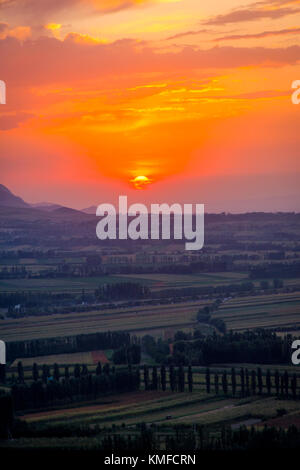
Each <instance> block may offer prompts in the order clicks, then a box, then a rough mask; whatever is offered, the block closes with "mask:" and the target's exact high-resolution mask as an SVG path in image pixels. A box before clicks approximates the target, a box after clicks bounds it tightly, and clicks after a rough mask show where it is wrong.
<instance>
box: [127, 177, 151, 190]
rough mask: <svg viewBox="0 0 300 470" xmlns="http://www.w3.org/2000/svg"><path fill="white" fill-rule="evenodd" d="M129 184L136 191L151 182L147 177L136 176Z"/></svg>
mask: <svg viewBox="0 0 300 470" xmlns="http://www.w3.org/2000/svg"><path fill="white" fill-rule="evenodd" d="M131 182H132V183H133V185H134V187H135V188H136V189H144V188H145V186H146V185H147V184H149V183H151V180H150V179H149V178H148V177H147V176H143V175H141V176H136V177H135V178H134V179H132V180H131Z"/></svg>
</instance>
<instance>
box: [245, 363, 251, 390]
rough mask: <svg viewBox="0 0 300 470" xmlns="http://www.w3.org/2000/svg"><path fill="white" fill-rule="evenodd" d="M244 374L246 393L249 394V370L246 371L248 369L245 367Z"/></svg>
mask: <svg viewBox="0 0 300 470" xmlns="http://www.w3.org/2000/svg"><path fill="white" fill-rule="evenodd" d="M245 375H246V393H247V395H249V393H250V386H249V371H248V369H247V368H246V372H245Z"/></svg>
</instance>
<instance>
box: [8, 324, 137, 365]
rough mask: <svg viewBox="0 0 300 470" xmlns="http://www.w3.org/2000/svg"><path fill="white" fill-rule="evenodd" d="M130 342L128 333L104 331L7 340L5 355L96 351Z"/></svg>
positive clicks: (30, 355) (12, 356)
mask: <svg viewBox="0 0 300 470" xmlns="http://www.w3.org/2000/svg"><path fill="white" fill-rule="evenodd" d="M133 340H134V338H133ZM130 344H131V339H130V334H129V333H127V332H122V331H112V332H111V331H106V332H97V333H88V334H80V335H74V336H61V337H59V336H58V337H55V338H40V339H31V340H25V341H9V342H7V343H6V355H7V361H8V362H9V361H13V360H14V359H16V358H18V357H36V356H45V355H50V354H60V353H73V352H82V351H96V350H97V349H118V348H120V347H121V346H129V345H130Z"/></svg>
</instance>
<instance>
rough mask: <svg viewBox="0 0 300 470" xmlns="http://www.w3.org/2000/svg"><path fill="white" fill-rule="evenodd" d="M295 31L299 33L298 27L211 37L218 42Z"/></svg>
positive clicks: (281, 34)
mask: <svg viewBox="0 0 300 470" xmlns="http://www.w3.org/2000/svg"><path fill="white" fill-rule="evenodd" d="M297 33H300V28H289V29H281V30H278V31H262V32H260V33H253V34H232V35H228V36H222V37H219V38H215V39H213V41H214V42H218V41H232V40H236V39H260V38H266V37H269V36H285V35H290V34H297Z"/></svg>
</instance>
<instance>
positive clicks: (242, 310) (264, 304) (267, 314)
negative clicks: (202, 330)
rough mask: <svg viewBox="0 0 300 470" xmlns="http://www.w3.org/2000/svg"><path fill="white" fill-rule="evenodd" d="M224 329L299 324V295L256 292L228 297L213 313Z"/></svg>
mask: <svg viewBox="0 0 300 470" xmlns="http://www.w3.org/2000/svg"><path fill="white" fill-rule="evenodd" d="M214 318H221V319H222V320H224V322H225V324H226V326H227V329H228V330H246V329H253V328H278V327H280V328H283V329H284V328H290V327H295V328H296V327H299V326H300V294H299V293H291V294H273V295H256V296H251V297H243V298H235V299H229V300H228V301H226V302H224V303H223V305H222V306H221V307H220V308H219V309H218V311H217V312H216V313H214Z"/></svg>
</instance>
